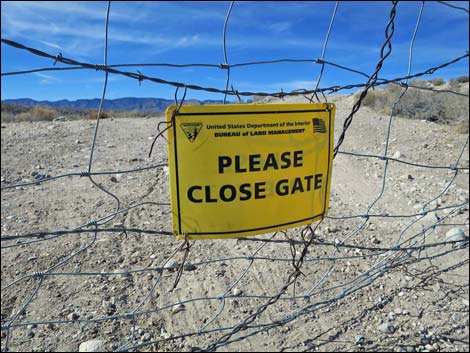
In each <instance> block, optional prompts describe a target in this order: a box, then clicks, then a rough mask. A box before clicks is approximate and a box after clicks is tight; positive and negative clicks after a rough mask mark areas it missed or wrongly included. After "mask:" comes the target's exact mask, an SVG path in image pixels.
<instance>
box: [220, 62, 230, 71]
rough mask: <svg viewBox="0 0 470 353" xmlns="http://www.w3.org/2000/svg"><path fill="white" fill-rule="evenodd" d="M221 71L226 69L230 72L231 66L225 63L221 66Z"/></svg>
mask: <svg viewBox="0 0 470 353" xmlns="http://www.w3.org/2000/svg"><path fill="white" fill-rule="evenodd" d="M219 69H225V70H228V69H230V65H229V64H226V63H225V64H223V63H220V64H219Z"/></svg>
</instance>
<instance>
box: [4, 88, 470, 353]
mask: <svg viewBox="0 0 470 353" xmlns="http://www.w3.org/2000/svg"><path fill="white" fill-rule="evenodd" d="M333 100H334V101H335V103H336V105H337V117H336V133H335V135H336V136H338V135H339V132H340V131H341V128H342V124H343V121H344V119H345V118H346V117H347V115H348V113H349V112H350V110H351V106H352V104H353V96H352V95H344V96H338V97H334V98H333ZM288 102H289V101H286V103H288ZM162 120H163V117H161V116H155V117H151V118H147V119H137V118H136V119H126V118H123V119H107V120H102V121H101V122H100V129H99V134H98V139H97V145H96V149H95V154H94V162H93V171H117V170H128V169H134V168H140V167H144V166H152V165H160V164H165V163H166V159H167V157H166V153H167V150H166V141H165V140H164V139H159V140H158V141H157V144H156V149H155V150H154V153H153V154H152V157H151V158H149V157H148V152H149V148H150V145H151V143H152V140H153V138H154V137H155V136H156V134H157V124H158V122H160V121H162ZM95 124H96V122H94V121H87V120H80V121H69V122H60V121H57V122H34V123H8V124H2V129H1V184H2V187H3V186H8V185H12V184H15V183H22V182H31V181H38V180H41V179H42V178H47V177H55V176H59V175H62V174H66V173H80V172H83V171H87V168H88V160H89V154H90V145H91V140H92V135H93V130H94V127H95ZM388 124H389V117H388V116H384V115H380V114H378V113H375V112H373V111H371V110H369V109H368V108H364V109H361V110H360V111H359V112H358V114H357V115H356V116H355V118H354V121H353V124H352V125H351V127H350V129H349V131H348V133H347V135H346V140H345V142H344V145H343V147H342V151H348V152H354V153H359V154H370V155H382V154H383V152H384V148H385V141H386V135H387V131H388ZM467 138H468V137H467V135H463V134H458V133H457V132H456V131H455V130H453V129H452V127H451V126H447V125H439V124H435V123H431V122H425V121H420V120H409V119H405V118H394V119H393V121H392V125H391V135H390V146H389V150H388V156H390V157H393V158H394V160H390V161H389V163H388V168H387V174H386V176H385V189H384V192H383V195H382V196H381V197H380V198H379V200H378V201H377V202H376V203H375V204H374V206H373V207H372V209H370V212H369V213H370V214H371V215H373V216H370V217H369V219H368V222H366V220H367V219H366V218H364V217H347V216H354V215H364V214H365V213H366V212H367V210H368V207H369V206H370V205H371V204H372V203H373V202H374V200H375V199H377V198H378V197H379V195H380V194H381V189H382V185H383V179H384V178H383V175H384V165H385V161H384V160H382V159H380V158H375V157H369V158H366V157H358V156H352V155H349V154H339V155H338V156H337V158H336V159H335V162H334V169H333V181H332V193H331V201H330V211H329V217H330V218H328V219H325V220H324V221H323V222H322V224H321V225H320V226H319V228H318V229H317V233H316V235H315V242H314V244H313V245H312V246H311V247H310V248H309V251H308V253H307V256H306V259H305V261H304V263H303V266H302V268H301V271H302V274H301V275H300V276H299V277H298V278H297V280H296V281H295V284H293V285H291V286H290V287H289V288H288V289H287V291H286V292H285V293H284V294H283V295H282V296H281V297H280V299H279V300H278V301H277V302H276V303H274V304H272V305H270V306H269V307H268V308H267V309H266V310H265V311H264V312H262V313H261V314H260V315H259V316H258V317H257V318H256V320H254V321H250V322H249V325H248V328H246V329H244V330H242V331H241V332H239V333H237V334H235V335H234V336H232V337H231V338H230V339H229V340H228V342H227V345H224V346H221V347H218V350H219V351H399V352H426V351H428V352H438V351H455V352H456V351H468V350H469V316H468V310H469V308H468V305H469V285H468V284H469V281H468V278H469V277H468V276H469V263H468V257H469V253H468V234H469V226H468V223H469V219H468V198H469V192H468V182H469V177H468V165H469V157H468V145H467V147H466V148H465V149H464V150H463V154H462V157H461V159H460V163H459V167H464V168H465V167H466V168H467V169H462V170H459V172H458V173H456V172H455V171H454V170H451V169H436V168H424V167H422V166H416V165H410V164H405V163H401V162H400V161H406V162H411V163H415V164H421V165H429V166H452V165H454V164H455V162H456V161H457V159H458V157H459V155H460V154H461V153H462V147H463V146H464V145H465V141H466V139H467ZM93 181H94V182H95V183H96V185H95V184H93V183H92V182H91V181H90V179H89V178H88V177H80V176H70V177H64V178H58V179H55V180H51V181H47V182H43V183H41V184H38V185H32V186H19V187H15V188H12V189H4V190H2V193H1V205H2V206H1V227H2V232H1V234H2V238H5V237H7V236H14V235H21V234H26V233H30V232H38V231H57V230H64V229H75V228H77V227H79V226H82V225H83V224H86V223H88V222H90V221H93V220H100V219H102V218H103V217H106V216H107V215H109V214H110V213H111V214H112V213H113V212H114V211H115V209H116V205H117V202H116V199H115V198H113V197H112V196H110V195H109V194H107V193H105V192H103V191H102V190H100V188H98V187H97V185H100V186H101V187H102V188H105V189H106V190H108V191H109V192H111V193H112V194H114V195H116V196H117V197H118V198H119V201H120V207H121V208H126V207H129V206H132V205H137V204H140V205H138V206H137V207H133V208H131V209H129V210H128V211H126V212H121V213H119V214H117V215H116V216H115V217H108V218H105V219H104V220H105V221H107V223H106V224H105V225H101V226H100V227H105V228H122V227H125V228H140V229H147V230H153V231H171V214H170V208H169V205H168V203H169V192H168V187H169V186H168V168H167V167H165V166H163V165H162V166H160V167H157V168H153V169H150V170H145V171H140V172H136V173H127V174H120V173H111V174H106V175H100V176H94V177H93ZM423 208H424V210H425V211H429V212H427V213H426V215H425V216H424V217H423V216H418V217H417V216H415V214H416V213H419V212H421V211H422V210H423ZM385 215H388V217H387V216H385ZM423 215H424V214H423ZM343 216H344V217H346V218H342V217H343ZM390 216H391V217H390ZM338 218H341V219H338ZM86 229H88V230H89V231H88V232H83V233H73V234H66V235H60V234H58V235H56V236H54V237H53V238H30V239H14V240H8V241H7V240H5V239H2V256H1V287H2V291H1V298H2V299H1V307H2V309H1V318H2V340H1V341H2V351H3V350H5V351H6V350H8V351H77V350H80V351H84V352H85V351H88V352H90V351H103V350H107V351H111V350H119V349H125V348H128V347H134V348H132V349H133V350H138V351H152V350H153V351H156V350H158V351H179V350H181V351H192V350H193V351H194V350H198V349H199V348H203V349H204V348H206V347H208V346H209V345H210V344H211V343H213V342H217V340H218V339H219V338H220V337H221V336H222V335H224V334H226V333H228V332H230V331H231V328H233V327H235V326H236V325H238V324H240V323H241V322H243V321H244V320H245V319H246V318H248V317H249V316H250V315H251V314H253V313H255V312H256V310H257V309H258V308H259V307H260V306H262V305H263V304H265V303H267V301H268V300H269V298H270V297H271V296H275V295H276V294H277V293H279V291H280V290H281V288H282V287H283V285H284V284H285V282H286V281H287V279H288V277H289V275H290V274H291V273H292V271H294V268H293V266H292V255H293V254H295V256H296V258H298V257H299V256H300V251H301V250H302V244H300V241H301V239H302V238H301V230H302V229H301V228H300V229H292V230H289V231H288V232H286V234H283V233H278V234H276V235H275V236H273V235H272V234H265V235H260V236H256V237H251V238H248V239H233V240H223V241H221V240H214V241H198V242H194V243H191V248H190V250H189V253H187V254H185V250H184V247H182V245H183V243H182V242H181V241H177V240H176V239H175V238H174V237H173V236H172V235H162V234H147V233H138V232H133V231H128V232H126V233H123V232H98V233H94V232H92V230H93V226H91V227H88V228H86ZM407 240H408V242H407ZM31 241H34V242H32V243H29V244H28V242H31ZM446 241H447V242H448V241H453V243H452V244H441V245H436V246H434V245H432V244H436V243H440V242H446ZM398 243H400V244H402V249H398V248H396V245H397V244H398ZM12 245H13V247H10V246H12ZM335 245H336V246H335ZM344 245H347V246H344ZM410 246H411V248H409V249H408V250H403V248H406V247H410ZM185 255H187V258H186V262H185V266H184V267H181V270H182V271H181V272H180V271H179V268H180V266H179V265H180V264H182V262H183V260H184V258H185ZM179 275H181V277H180V278H179V281H178V277H179ZM176 282H178V283H177V286H176V288H175V289H173V287H174V284H175V283H176ZM307 297H308V298H307ZM302 309H303V310H302ZM12 319H13V320H12ZM9 323H11V327H10V328H9V329H8V324H9ZM272 323H275V324H272ZM136 345H137V347H135V346H136Z"/></svg>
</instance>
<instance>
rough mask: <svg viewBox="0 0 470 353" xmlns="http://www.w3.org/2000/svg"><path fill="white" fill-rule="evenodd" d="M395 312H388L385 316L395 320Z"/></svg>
mask: <svg viewBox="0 0 470 353" xmlns="http://www.w3.org/2000/svg"><path fill="white" fill-rule="evenodd" d="M395 316H396V314H395V313H393V312H390V313H388V315H387V317H388V319H389V320H390V321H392V320H395Z"/></svg>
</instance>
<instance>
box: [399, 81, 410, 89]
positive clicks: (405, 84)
mask: <svg viewBox="0 0 470 353" xmlns="http://www.w3.org/2000/svg"><path fill="white" fill-rule="evenodd" d="M400 86H401V87H405V88H408V83H406V82H400Z"/></svg>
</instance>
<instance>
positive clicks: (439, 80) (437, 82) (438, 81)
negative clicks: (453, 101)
mask: <svg viewBox="0 0 470 353" xmlns="http://www.w3.org/2000/svg"><path fill="white" fill-rule="evenodd" d="M430 82H431V83H432V84H433V85H434V86H442V85H443V84H445V83H446V81H445V80H444V79H443V78H433V79H432V80H431V81H430Z"/></svg>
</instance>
